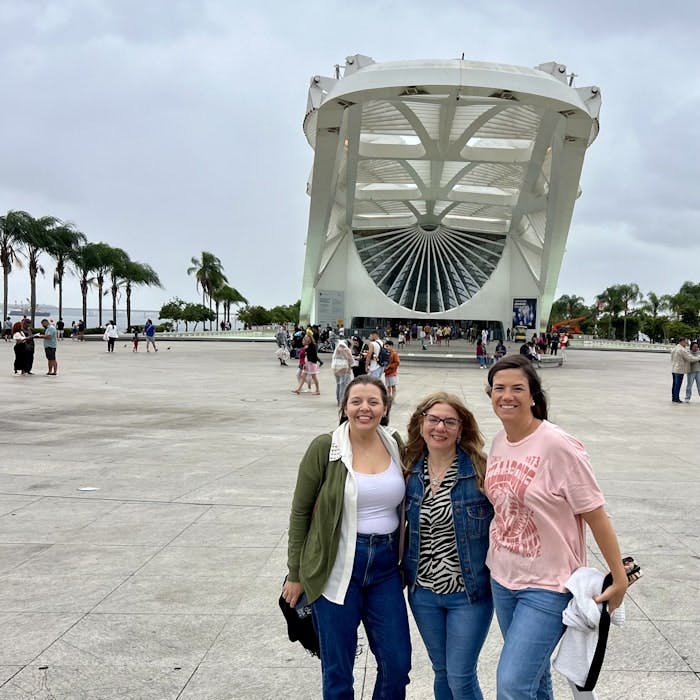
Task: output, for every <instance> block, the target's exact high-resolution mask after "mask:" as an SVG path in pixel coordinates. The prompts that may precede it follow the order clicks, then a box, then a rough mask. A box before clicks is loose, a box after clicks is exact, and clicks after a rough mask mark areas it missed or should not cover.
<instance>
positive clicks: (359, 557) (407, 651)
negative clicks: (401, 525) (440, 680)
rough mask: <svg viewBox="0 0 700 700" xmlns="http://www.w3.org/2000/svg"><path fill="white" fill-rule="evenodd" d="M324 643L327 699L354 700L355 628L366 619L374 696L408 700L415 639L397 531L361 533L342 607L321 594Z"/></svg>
mask: <svg viewBox="0 0 700 700" xmlns="http://www.w3.org/2000/svg"><path fill="white" fill-rule="evenodd" d="M311 609H312V611H313V618H314V626H315V627H316V631H317V632H318V639H319V642H320V646H321V673H322V677H323V700H353V698H354V697H355V695H354V691H353V675H352V672H353V667H354V664H355V651H356V649H357V628H358V626H359V624H360V622H362V623H363V625H364V628H365V632H366V633H367V641H368V642H369V648H370V649H371V650H372V653H373V654H374V657H375V659H376V661H377V679H376V682H375V684H374V693H373V694H372V700H404V699H405V697H406V686H407V685H408V683H409V679H408V672H409V671H410V670H411V638H410V633H409V629H408V614H407V612H406V601H405V599H404V596H403V585H402V583H401V575H400V573H399V566H398V532H397V533H393V534H391V535H358V536H357V544H356V546H355V559H354V562H353V568H352V575H351V577H350V585H349V586H348V590H347V593H346V594H345V602H344V604H343V605H337V604H336V603H331V602H330V601H329V600H326V598H324V597H323V596H321V597H320V598H318V599H317V600H315V601H314V602H313V604H312V606H311Z"/></svg>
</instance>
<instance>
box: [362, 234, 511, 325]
mask: <svg viewBox="0 0 700 700" xmlns="http://www.w3.org/2000/svg"><path fill="white" fill-rule="evenodd" d="M354 241H355V246H356V248H357V251H358V253H359V255H360V260H361V261H362V264H363V265H364V267H365V270H367V272H368V273H369V276H370V277H371V278H372V280H373V281H374V283H375V284H376V285H377V287H379V289H381V290H382V291H383V292H384V293H385V294H386V295H387V296H388V297H389V298H390V299H392V300H393V301H395V302H396V303H398V304H400V305H401V306H403V307H404V308H406V309H412V310H413V311H419V312H426V313H431V314H432V313H437V312H442V311H449V310H450V309H454V308H455V307H457V306H459V305H460V304H463V303H464V302H466V301H468V300H469V299H471V297H473V296H474V295H475V294H476V293H477V292H478V291H479V289H481V287H482V286H483V285H484V283H485V282H486V281H487V280H488V278H489V277H490V276H491V274H492V273H493V271H494V270H495V269H496V265H497V264H498V261H499V260H500V258H501V253H502V252H503V248H504V246H505V236H502V235H494V234H488V233H470V232H467V231H460V230H459V229H454V228H448V227H446V226H436V227H431V228H428V229H427V230H426V229H424V228H423V227H422V226H419V225H415V226H412V227H409V228H405V229H390V230H388V231H355V233H354Z"/></svg>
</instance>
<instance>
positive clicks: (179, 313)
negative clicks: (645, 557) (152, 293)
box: [158, 297, 187, 330]
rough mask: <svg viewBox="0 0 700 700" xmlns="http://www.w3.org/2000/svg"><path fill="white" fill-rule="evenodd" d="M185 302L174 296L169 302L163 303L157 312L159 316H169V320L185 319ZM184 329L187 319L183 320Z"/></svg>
mask: <svg viewBox="0 0 700 700" xmlns="http://www.w3.org/2000/svg"><path fill="white" fill-rule="evenodd" d="M184 308H185V302H184V301H183V300H182V299H180V298H179V297H174V298H173V299H171V300H170V301H169V302H167V303H165V304H163V306H161V307H160V311H159V312H158V317H159V318H169V319H170V320H171V321H175V322H177V321H185V319H184V316H183V310H184ZM185 330H187V321H185Z"/></svg>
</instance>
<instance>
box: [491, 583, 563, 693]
mask: <svg viewBox="0 0 700 700" xmlns="http://www.w3.org/2000/svg"><path fill="white" fill-rule="evenodd" d="M491 590H492V591H493V605H494V607H495V609H496V617H497V619H498V625H499V627H500V628H501V634H502V635H503V649H502V650H501V658H500V659H499V661H498V670H497V672H496V698H497V700H554V695H553V691H552V674H551V671H550V657H551V656H552V652H553V651H554V649H555V647H556V646H557V644H558V642H559V640H560V639H561V636H562V634H564V623H563V622H562V620H561V614H562V612H563V611H564V608H566V606H567V605H568V604H569V600H571V594H570V593H558V592H556V591H548V590H546V589H544V588H523V589H519V590H510V589H509V588H505V587H503V586H501V585H500V584H499V583H497V582H496V581H494V580H493V579H491Z"/></svg>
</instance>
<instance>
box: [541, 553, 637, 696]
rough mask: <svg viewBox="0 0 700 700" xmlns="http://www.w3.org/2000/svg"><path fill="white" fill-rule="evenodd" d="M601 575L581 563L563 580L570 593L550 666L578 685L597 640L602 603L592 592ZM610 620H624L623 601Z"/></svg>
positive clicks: (599, 584)
mask: <svg viewBox="0 0 700 700" xmlns="http://www.w3.org/2000/svg"><path fill="white" fill-rule="evenodd" d="M604 578H605V577H604V576H603V574H601V573H600V571H598V570H597V569H592V568H590V567H587V566H582V567H580V568H579V569H576V571H574V573H573V574H571V576H570V578H569V580H568V581H567V582H566V587H567V588H568V589H569V590H570V591H571V593H572V594H573V596H574V597H573V598H572V599H571V601H570V602H569V605H568V606H567V608H566V610H564V612H563V613H562V621H563V622H564V624H565V625H566V632H564V636H563V637H562V640H561V644H560V645H559V650H558V651H557V655H556V657H555V658H554V663H553V666H554V668H555V669H556V670H557V671H559V673H561V674H562V675H563V676H566V678H568V679H569V680H570V681H573V682H574V683H575V684H576V685H580V686H583V685H585V683H586V678H587V677H588V671H589V669H590V667H591V662H592V661H593V654H594V653H595V649H596V645H597V644H598V626H599V625H600V614H601V611H602V609H603V606H602V604H601V603H596V602H595V601H594V600H593V596H595V595H599V594H600V591H601V589H602V587H603V579H604ZM610 621H611V622H612V623H613V624H614V625H618V626H620V627H621V626H622V625H624V624H625V608H624V605H621V606H620V607H619V608H617V610H615V612H613V614H612V615H611V616H610Z"/></svg>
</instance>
